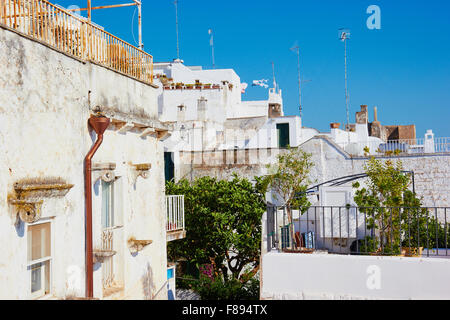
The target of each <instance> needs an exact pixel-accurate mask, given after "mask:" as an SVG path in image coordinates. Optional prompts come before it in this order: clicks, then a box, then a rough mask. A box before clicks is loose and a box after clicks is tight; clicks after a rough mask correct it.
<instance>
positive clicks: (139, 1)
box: [68, 0, 144, 50]
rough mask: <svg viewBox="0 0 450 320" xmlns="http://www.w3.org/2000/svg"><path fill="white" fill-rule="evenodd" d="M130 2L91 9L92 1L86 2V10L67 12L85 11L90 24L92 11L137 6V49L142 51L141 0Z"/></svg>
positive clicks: (78, 9)
mask: <svg viewBox="0 0 450 320" xmlns="http://www.w3.org/2000/svg"><path fill="white" fill-rule="evenodd" d="M132 1H133V2H132V3H122V4H113V5H108V6H98V7H93V6H92V3H91V2H92V0H87V8H74V9H68V11H87V19H88V22H91V21H92V10H98V9H110V8H121V7H130V6H137V8H138V20H139V49H141V50H144V44H143V43H142V12H141V7H142V0H132Z"/></svg>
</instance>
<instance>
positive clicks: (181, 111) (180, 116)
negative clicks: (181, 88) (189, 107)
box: [177, 104, 186, 122]
mask: <svg viewBox="0 0 450 320" xmlns="http://www.w3.org/2000/svg"><path fill="white" fill-rule="evenodd" d="M177 108H178V110H177V121H178V122H183V121H185V120H186V107H185V106H184V105H182V104H181V105H179V106H178V107H177Z"/></svg>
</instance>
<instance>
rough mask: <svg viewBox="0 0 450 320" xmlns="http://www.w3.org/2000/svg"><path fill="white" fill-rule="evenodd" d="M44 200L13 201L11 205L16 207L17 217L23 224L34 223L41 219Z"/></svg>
mask: <svg viewBox="0 0 450 320" xmlns="http://www.w3.org/2000/svg"><path fill="white" fill-rule="evenodd" d="M43 202H44V200H39V201H32V200H11V201H10V203H11V204H12V205H13V206H15V207H16V210H17V215H18V216H19V218H20V219H21V220H22V221H23V222H27V223H33V222H36V221H38V220H39V219H40V218H41V208H42V203H43Z"/></svg>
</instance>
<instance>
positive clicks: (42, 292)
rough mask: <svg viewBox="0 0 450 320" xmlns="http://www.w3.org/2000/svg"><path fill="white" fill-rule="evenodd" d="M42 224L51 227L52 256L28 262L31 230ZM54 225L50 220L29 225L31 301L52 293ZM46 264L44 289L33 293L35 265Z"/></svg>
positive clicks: (44, 267)
mask: <svg viewBox="0 0 450 320" xmlns="http://www.w3.org/2000/svg"><path fill="white" fill-rule="evenodd" d="M42 224H49V226H50V232H49V236H50V256H48V257H44V258H40V259H37V260H32V261H28V250H30V249H31V248H30V243H31V241H32V239H29V232H28V231H29V228H30V227H33V226H37V225H42ZM53 252H54V250H53V223H52V221H51V220H49V219H41V220H39V221H37V222H35V223H29V224H28V225H27V273H28V286H27V288H28V294H29V296H30V298H31V299H39V298H43V297H45V296H48V295H51V293H52V278H53V270H52V268H53V263H52V262H53ZM47 262H48V266H46V265H45V263H47ZM40 263H42V264H44V265H43V267H42V268H43V275H44V276H43V277H42V278H41V281H42V289H41V290H39V291H36V292H34V293H32V292H31V289H32V276H33V274H32V270H33V269H32V267H33V266H34V265H37V264H40ZM46 268H49V270H48V279H47V280H48V292H46V291H45V290H46V285H45V280H46V271H47V270H46Z"/></svg>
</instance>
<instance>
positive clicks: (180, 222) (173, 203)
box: [166, 196, 184, 232]
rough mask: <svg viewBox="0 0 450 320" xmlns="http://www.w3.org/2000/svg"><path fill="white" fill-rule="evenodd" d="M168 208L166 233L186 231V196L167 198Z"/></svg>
mask: <svg viewBox="0 0 450 320" xmlns="http://www.w3.org/2000/svg"><path fill="white" fill-rule="evenodd" d="M166 208H167V228H166V231H167V232H177V231H184V196H166Z"/></svg>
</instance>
